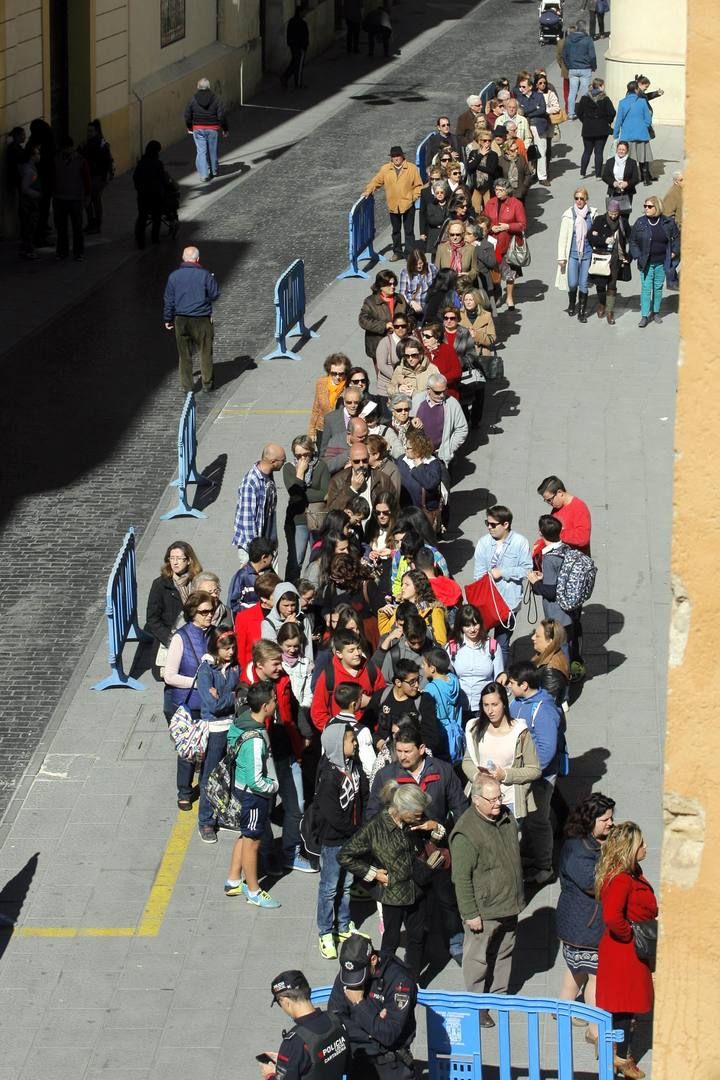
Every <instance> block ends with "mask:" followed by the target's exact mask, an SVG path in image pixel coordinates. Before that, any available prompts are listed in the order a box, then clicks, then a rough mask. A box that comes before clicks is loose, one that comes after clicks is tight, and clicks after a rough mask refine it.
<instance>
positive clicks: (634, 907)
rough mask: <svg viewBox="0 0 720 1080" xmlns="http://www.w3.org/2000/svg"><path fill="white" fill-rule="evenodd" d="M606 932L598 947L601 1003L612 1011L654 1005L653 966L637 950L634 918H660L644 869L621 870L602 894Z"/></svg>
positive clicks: (643, 1009)
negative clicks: (651, 969)
mask: <svg viewBox="0 0 720 1080" xmlns="http://www.w3.org/2000/svg"><path fill="white" fill-rule="evenodd" d="M600 903H601V904H602V913H603V921H604V922H605V933H604V934H603V936H602V938H601V939H600V945H599V947H598V974H597V995H596V996H597V1004H598V1005H599V1007H600V1008H601V1009H607V1011H608V1012H612V1013H634V1014H637V1013H646V1012H650V1010H651V1009H652V1007H653V1000H654V995H653V981H652V974H651V972H650V968H649V967H648V966H647V964H646V963H644V962H643V961H642V960H641V959H640V958H639V957H638V955H637V953H636V952H635V944H634V942H633V929H632V926H631V925H630V924H631V923H633V922H645V921H646V920H647V919H655V918H657V913H658V906H657V900H656V899H655V893H654V892H653V889H652V886H651V885H650V883H649V881H647V879H646V878H644V877H643V875H642V873H640V872H638V873H637V874H628V873H622V874H617V875H616V876H615V877H614V878H612V879H611V880H610V881H608V883H607V884H606V885H605V886H604V887H603V890H602V892H601V894H600Z"/></svg>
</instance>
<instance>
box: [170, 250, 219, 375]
mask: <svg viewBox="0 0 720 1080" xmlns="http://www.w3.org/2000/svg"><path fill="white" fill-rule="evenodd" d="M219 296H220V286H219V285H218V283H217V281H216V279H215V275H214V274H211V273H210V271H209V270H206V269H205V268H204V267H203V266H201V265H200V252H199V251H198V249H197V248H196V247H186V248H185V250H184V251H183V261H182V266H180V267H179V268H178V269H177V270H173V272H172V273H171V274H170V277H169V278H168V280H167V285H166V286H165V301H164V318H165V329H166V330H174V331H175V340H176V342H177V348H178V361H179V367H180V386H181V389H182V390H183V391H184V393H186V394H187V393H189V392H190V391H191V390H192V389H193V370H192V350H193V346H195V347H196V348H197V350H198V352H199V353H200V372H201V377H202V388H203V390H205V392H206V393H210V391H211V390H214V388H215V387H214V384H213V337H214V329H213V320H212V306H213V303H214V301H215V300H217V299H218V298H219Z"/></svg>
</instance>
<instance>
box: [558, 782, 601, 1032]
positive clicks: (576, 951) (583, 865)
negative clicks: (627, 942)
mask: <svg viewBox="0 0 720 1080" xmlns="http://www.w3.org/2000/svg"><path fill="white" fill-rule="evenodd" d="M614 809H615V801H614V800H613V799H609V798H608V797H607V796H606V795H601V794H600V792H599V791H594V792H593V793H592V794H591V795H588V796H587V798H585V799H583V801H582V802H581V803H580V804H579V805H578V806H576V807H575V809H574V810H573V812H572V814H571V815H570V817H569V818H568V820H567V823H566V825H565V842H564V844H563V846H562V849H561V851H560V869H559V873H558V877H559V880H560V899H559V900H558V906H557V911H556V913H555V922H556V927H557V936H558V937H559V938H560V941H561V942H562V951H563V959H564V960H565V963H566V965H567V970H566V972H565V976H564V978H563V984H562V987H561V989H560V994H559V997H560V1000H561V1001H575V1000H576V998H577V996H578V993H582V994H583V998H584V1000H585V1004H586V1005H594V1004H595V976H596V975H597V967H598V954H597V950H598V945H599V944H600V938H601V937H602V935H603V930H604V926H603V920H602V912H601V910H600V905H599V903H598V902H597V900H596V899H595V895H594V894H595V871H596V869H597V864H598V860H599V859H600V852H601V851H602V846H603V844H604V843H605V841H606V839H607V837H608V833H609V832H610V830H611V829H612V826H613V810H614ZM597 1037H598V1036H597V1028H596V1027H595V1026H594V1025H590V1026H589V1027H588V1030H587V1032H586V1034H585V1038H586V1039H587V1041H588V1042H592V1043H596V1042H597Z"/></svg>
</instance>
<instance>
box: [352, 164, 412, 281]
mask: <svg viewBox="0 0 720 1080" xmlns="http://www.w3.org/2000/svg"><path fill="white" fill-rule="evenodd" d="M422 186H423V182H422V177H421V176H420V173H419V172H418V169H417V166H416V165H412V164H411V163H410V162H409V161H408V160H407V159H406V157H405V154H404V152H403V148H402V146H391V147H390V160H389V162H388V163H387V164H386V165H383V166H382V167H381V168H380V169H379V170H378V171H377V172H376V173H375V175H374V176H373V178H372V180H371V181H370V183H369V184H368V185H367V187H366V188H365V190H364V191H363V195H364V196H368V195H372V193H373V192H374V191H377V190H378V188H385V202H386V203H387V208H388V212H389V214H390V224H391V225H392V248H393V253H392V256H391V258H392V261H393V262H399V261H400V260H401V259H402V258H403V257H404V256H403V246H402V230H404V231H405V255H409V254H410V252H411V251H412V250H413V248H414V247H415V246H416V245H415V200H416V199H419V198H420V192H421V191H422Z"/></svg>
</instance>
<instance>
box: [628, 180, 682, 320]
mask: <svg viewBox="0 0 720 1080" xmlns="http://www.w3.org/2000/svg"><path fill="white" fill-rule="evenodd" d="M643 209H644V211H645V216H644V217H639V218H638V219H637V221H636V222H635V224H634V225H633V227H632V230H631V232H630V257H631V258H632V259H635V261H636V262H637V264H638V270H639V271H640V315H641V319H640V322H639V323H638V326H639V327H640V329H641V330H642V329H644V328H645V327H646V326H647V324H648V323H649V322H650V321H652V322H656V323H661V322H662V316H661V315H660V305H661V303H662V291H663V285H664V284H665V275H666V273H667V271H668V270H669V269H670V268H671V266H672V265H673V263H674V264H675V265H677V263H678V262H679V261H680V233H679V231H678V227H677V225H676V224H675V221H674V220H673V219H672V218H671V217H667V216H666V215H665V214H663V212H662V209H663V207H662V203H661V202H660V200H659V199H658V197H657V195H649V196H647V198H646V199H645V202H644V203H643Z"/></svg>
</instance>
